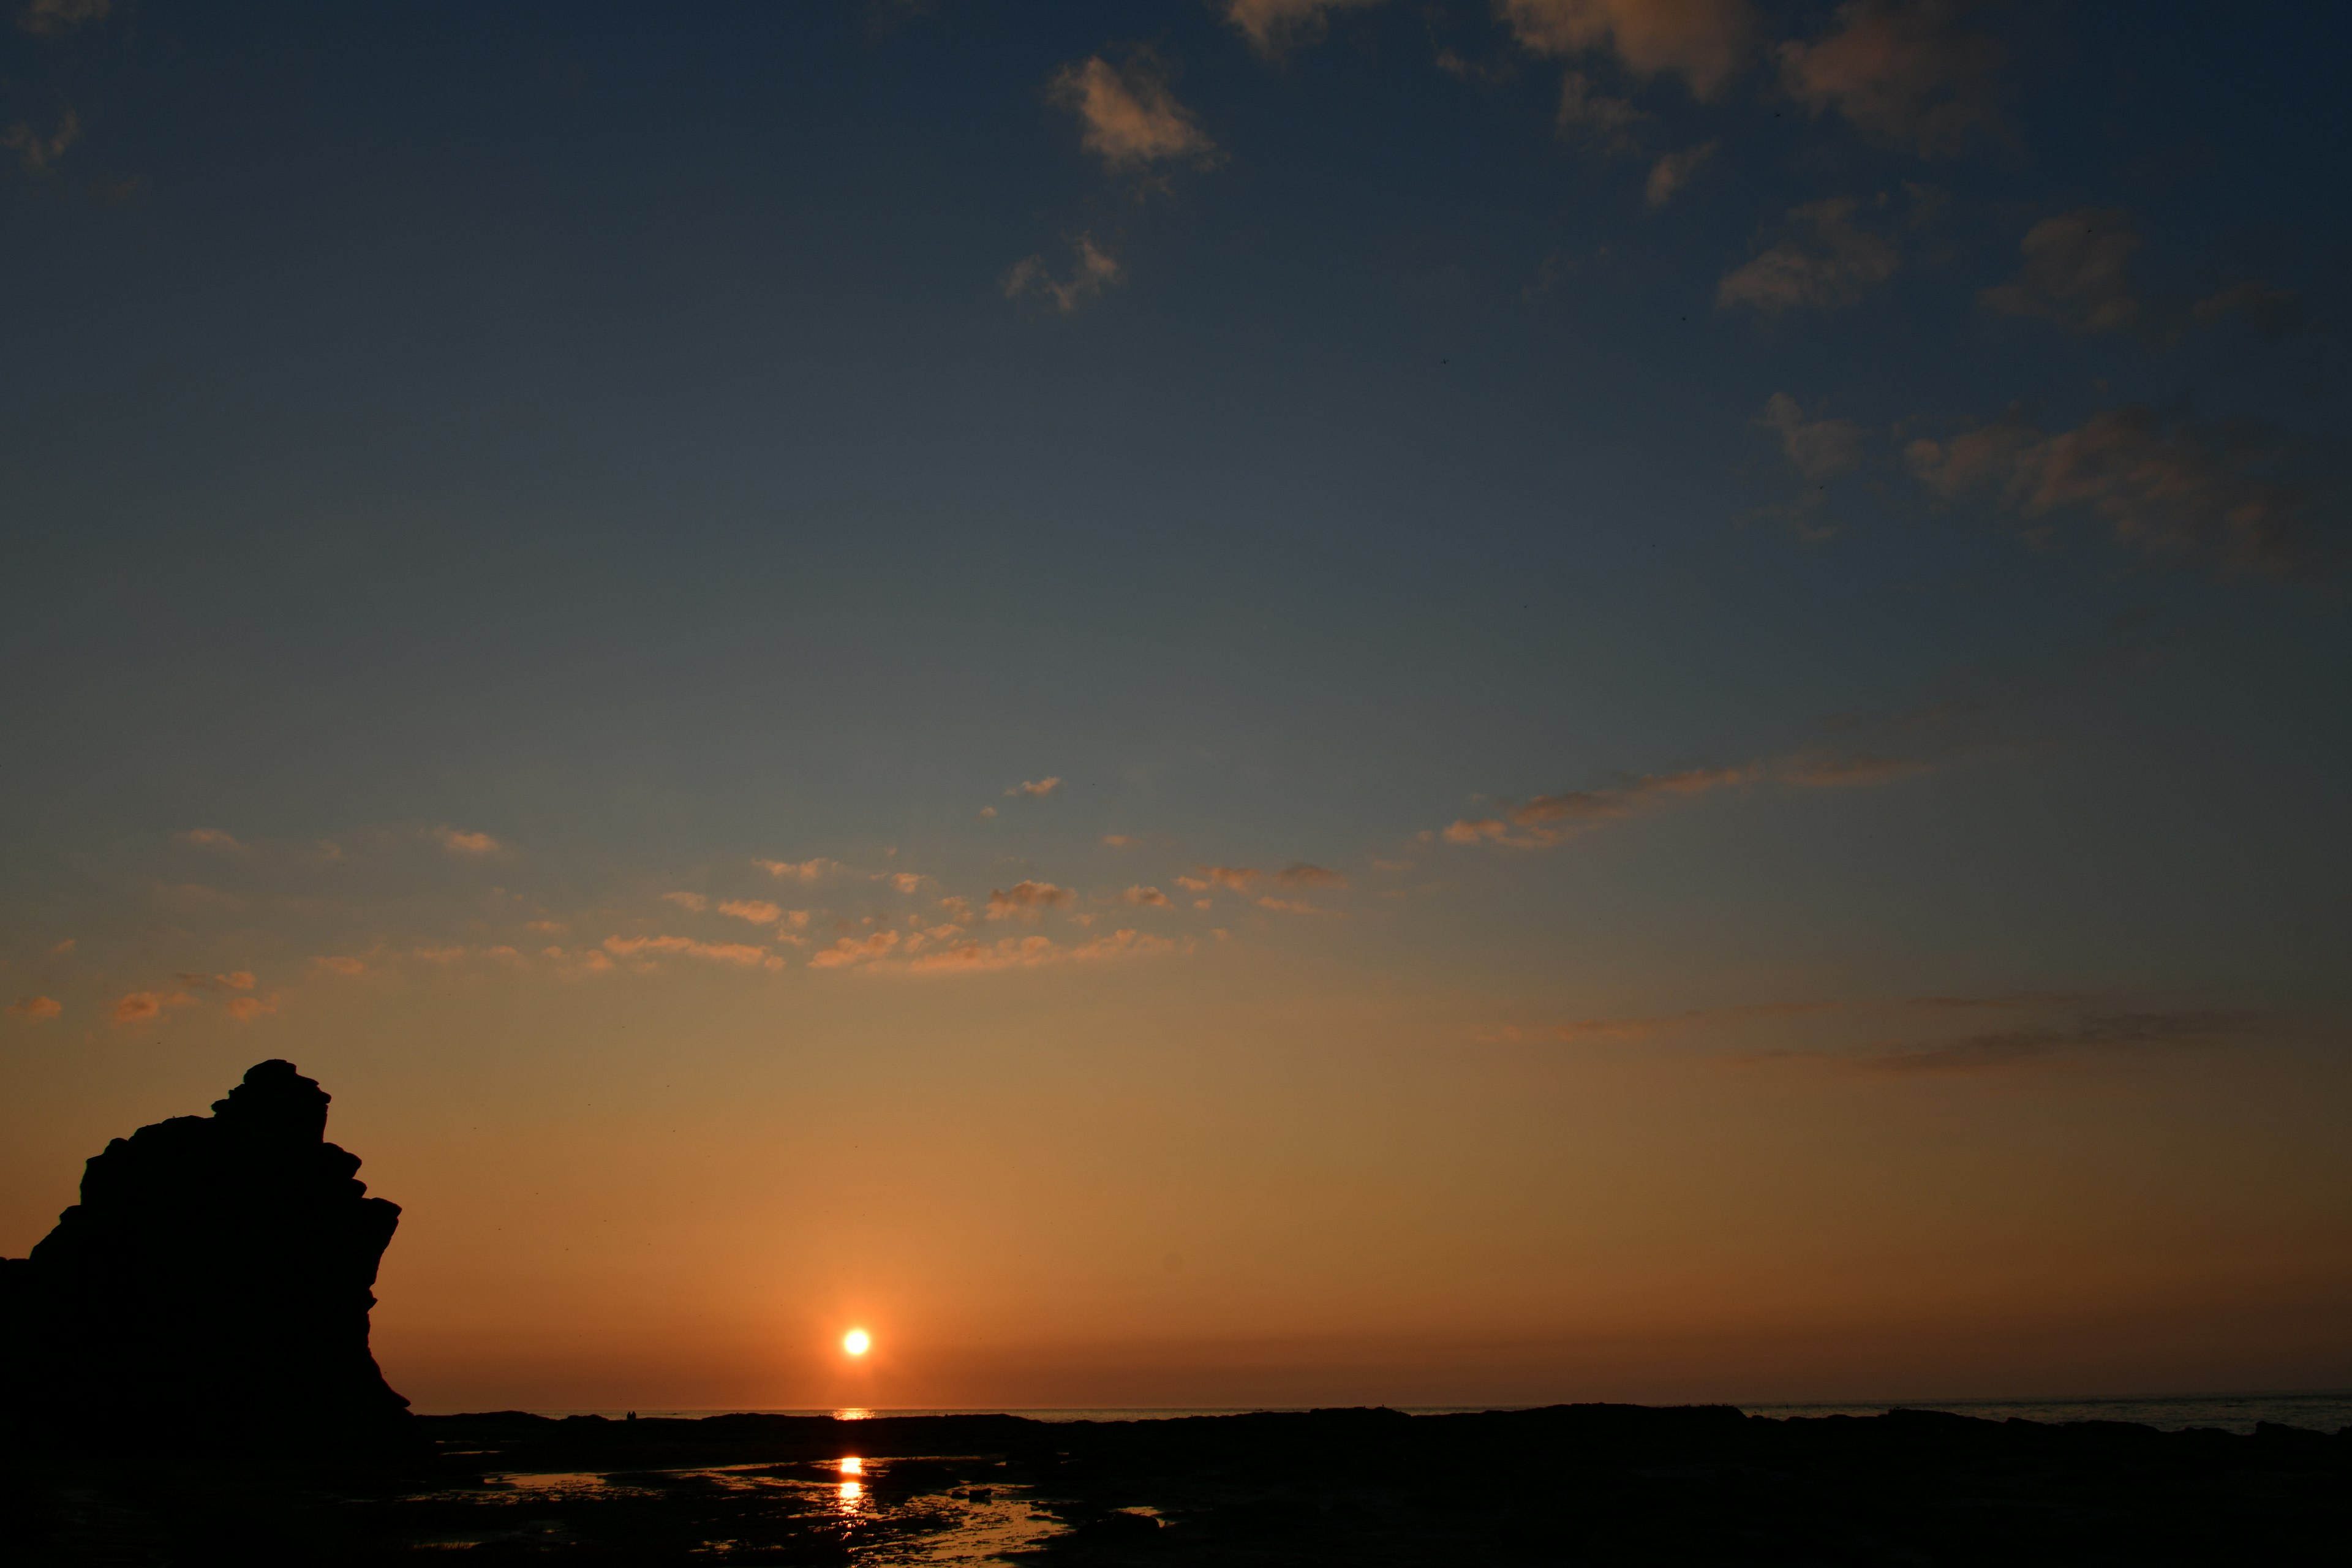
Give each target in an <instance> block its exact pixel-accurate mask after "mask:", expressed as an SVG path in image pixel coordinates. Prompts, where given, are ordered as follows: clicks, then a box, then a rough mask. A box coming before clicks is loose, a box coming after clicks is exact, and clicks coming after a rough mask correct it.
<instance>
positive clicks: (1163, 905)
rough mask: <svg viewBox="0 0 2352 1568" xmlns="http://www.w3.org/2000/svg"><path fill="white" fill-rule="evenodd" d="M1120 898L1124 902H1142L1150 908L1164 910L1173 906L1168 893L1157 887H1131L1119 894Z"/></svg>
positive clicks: (1141, 903)
mask: <svg viewBox="0 0 2352 1568" xmlns="http://www.w3.org/2000/svg"><path fill="white" fill-rule="evenodd" d="M1119 900H1120V901H1121V902H1122V903H1129V904H1140V905H1143V906H1144V907H1146V908H1148V909H1156V910H1164V909H1168V908H1170V907H1171V905H1170V903H1169V901H1168V895H1167V894H1165V893H1163V892H1161V891H1160V889H1157V888H1144V887H1135V888H1129V889H1128V890H1127V891H1125V892H1124V893H1121V894H1120V895H1119Z"/></svg>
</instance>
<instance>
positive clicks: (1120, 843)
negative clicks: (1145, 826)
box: [1102, 833, 1136, 849]
mask: <svg viewBox="0 0 2352 1568" xmlns="http://www.w3.org/2000/svg"><path fill="white" fill-rule="evenodd" d="M1102 841H1103V843H1104V844H1105V845H1106V846H1107V847H1110V848H1112V849H1132V848H1134V847H1135V844H1136V841H1135V840H1134V839H1132V838H1129V837H1128V836H1127V835H1126V834H1124V833H1106V834H1104V835H1103V836H1102Z"/></svg>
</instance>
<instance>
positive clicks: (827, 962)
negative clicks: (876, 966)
mask: <svg viewBox="0 0 2352 1568" xmlns="http://www.w3.org/2000/svg"><path fill="white" fill-rule="evenodd" d="M897 947H898V932H897V931H876V932H875V933H874V934H873V935H871V936H868V937H864V938H859V937H849V936H845V937H843V938H841V939H840V940H839V941H838V942H835V943H834V944H833V945H832V946H831V947H828V948H823V949H820V950H819V951H818V952H815V953H814V954H812V955H811V957H810V958H809V967H810V968H811V969H845V968H847V967H848V966H849V965H851V964H854V963H871V962H873V961H874V960H876V959H877V958H881V957H884V956H886V955H887V954H888V953H889V952H891V951H892V950H894V949H895V948H897Z"/></svg>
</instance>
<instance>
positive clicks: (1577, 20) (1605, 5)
mask: <svg viewBox="0 0 2352 1568" xmlns="http://www.w3.org/2000/svg"><path fill="white" fill-rule="evenodd" d="M1495 8H1496V13H1497V14H1498V15H1499V16H1501V17H1502V20H1503V23H1504V25H1505V26H1507V27H1508V28H1509V29H1510V31H1511V35H1512V37H1513V38H1515V39H1516V40H1517V43H1518V45H1519V47H1521V48H1523V49H1526V50H1527V51H1528V52H1529V53H1530V54H1537V55H1547V56H1553V55H1557V56H1578V55H1585V54H1594V53H1606V54H1609V55H1612V56H1614V57H1615V58H1616V59H1617V61H1618V63H1619V64H1621V65H1622V66H1623V68H1625V69H1626V70H1627V71H1628V72H1629V73H1631V74H1632V75H1633V76H1636V77H1654V76H1678V77H1680V78H1682V79H1683V80H1684V81H1685V83H1687V84H1688V85H1689V87H1690V89H1691V93H1692V95H1693V96H1694V97H1696V98H1701V99H1706V98H1712V97H1714V96H1715V95H1716V94H1717V92H1719V91H1721V90H1722V89H1723V88H1724V86H1725V85H1726V84H1727V83H1728V82H1729V81H1730V79H1731V78H1732V77H1733V76H1734V75H1736V74H1737V73H1738V70H1739V69H1740V68H1741V67H1742V66H1743V65H1744V64H1745V63H1746V62H1747V60H1748V56H1749V55H1750V53H1751V52H1752V51H1753V48H1754V45H1755V40H1756V34H1757V23H1756V12H1755V8H1754V7H1753V6H1752V5H1749V4H1748V0H1497V4H1496V7H1495Z"/></svg>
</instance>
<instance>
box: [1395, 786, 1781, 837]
mask: <svg viewBox="0 0 2352 1568" xmlns="http://www.w3.org/2000/svg"><path fill="white" fill-rule="evenodd" d="M1755 777H1756V770H1754V769H1753V768H1685V769H1684V770H1682V771H1681V772H1679V773H1644V774H1643V775H1642V776H1641V777H1639V778H1635V779H1633V780H1631V781H1629V782H1627V783H1625V784H1619V785H1615V786H1613V787H1612V788H1608V789H1591V790H1572V791H1570V792H1569V793H1567V794H1565V795H1537V796H1536V797H1534V798H1533V799H1531V800H1529V801H1528V802H1526V803H1525V804H1524V805H1509V804H1508V803H1506V804H1505V805H1504V808H1503V811H1502V814H1501V815H1500V816H1489V817H1482V818H1479V819H1477V820H1475V821H1458V822H1454V823H1452V824H1450V825H1448V826H1446V827H1445V828H1444V830H1443V832H1442V833H1441V834H1440V835H1439V837H1443V838H1444V840H1445V841H1446V842H1447V843H1448V844H1503V845H1508V846H1509V847H1512V848H1514V849H1540V848H1545V847H1549V846H1551V845H1554V844H1558V843H1559V842H1560V841H1562V840H1563V839H1566V838H1568V837H1571V836H1572V835H1574V834H1576V833H1578V832H1580V831H1581V830H1582V829H1584V828H1586V827H1589V826H1593V825H1594V824H1596V823H1601V822H1609V821H1613V820H1616V819H1617V818H1620V817H1625V816H1633V814H1634V813H1636V812H1639V811H1643V810H1646V809H1648V808H1649V807H1650V806H1652V805H1656V804H1658V803H1660V802H1662V801H1665V800H1672V799H1678V798H1682V797H1685V796H1689V795H1704V794H1706V792H1708V791H1709V790H1717V789H1727V788H1730V787H1732V786H1734V785H1737V784H1748V783H1750V782H1752V781H1753V780H1754V778H1755Z"/></svg>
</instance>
